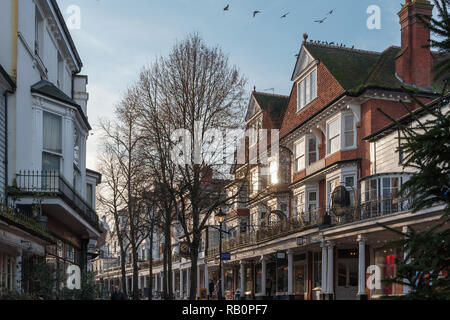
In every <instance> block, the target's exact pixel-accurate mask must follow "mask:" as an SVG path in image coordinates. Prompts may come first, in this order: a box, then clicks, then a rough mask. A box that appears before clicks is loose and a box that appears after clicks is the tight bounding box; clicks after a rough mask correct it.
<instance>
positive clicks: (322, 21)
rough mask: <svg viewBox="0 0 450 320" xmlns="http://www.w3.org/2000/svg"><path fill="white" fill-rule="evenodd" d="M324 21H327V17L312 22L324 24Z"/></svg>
mask: <svg viewBox="0 0 450 320" xmlns="http://www.w3.org/2000/svg"><path fill="white" fill-rule="evenodd" d="M325 20H327V17H325V18H323V19H322V20H315V21H314V22H318V23H324V22H325Z"/></svg>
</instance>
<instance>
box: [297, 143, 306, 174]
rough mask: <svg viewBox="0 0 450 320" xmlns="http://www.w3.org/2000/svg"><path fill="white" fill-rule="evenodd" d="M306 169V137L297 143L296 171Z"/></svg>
mask: <svg viewBox="0 0 450 320" xmlns="http://www.w3.org/2000/svg"><path fill="white" fill-rule="evenodd" d="M303 169H305V139H304V138H302V139H301V140H300V141H298V142H296V143H295V172H298V171H301V170H303Z"/></svg>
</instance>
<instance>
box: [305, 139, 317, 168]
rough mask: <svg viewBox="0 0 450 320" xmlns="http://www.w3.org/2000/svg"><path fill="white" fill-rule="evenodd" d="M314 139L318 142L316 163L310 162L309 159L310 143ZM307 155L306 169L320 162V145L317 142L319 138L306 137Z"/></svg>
mask: <svg viewBox="0 0 450 320" xmlns="http://www.w3.org/2000/svg"><path fill="white" fill-rule="evenodd" d="M312 139H314V141H315V142H316V148H315V153H316V159H315V160H314V162H310V158H309V143H310V141H311V140H312ZM305 154H306V163H305V165H306V167H308V166H310V165H312V164H313V163H315V162H317V161H319V143H318V141H317V137H316V136H314V135H309V136H306V150H305Z"/></svg>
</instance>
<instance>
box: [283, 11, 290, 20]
mask: <svg viewBox="0 0 450 320" xmlns="http://www.w3.org/2000/svg"><path fill="white" fill-rule="evenodd" d="M288 14H289V12H288V13H285V14H283V15H282V16H281V19H284V18H287V15H288Z"/></svg>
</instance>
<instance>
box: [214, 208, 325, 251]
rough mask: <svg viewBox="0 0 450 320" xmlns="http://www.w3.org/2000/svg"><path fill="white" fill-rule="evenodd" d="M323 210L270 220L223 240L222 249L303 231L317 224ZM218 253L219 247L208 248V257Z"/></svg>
mask: <svg viewBox="0 0 450 320" xmlns="http://www.w3.org/2000/svg"><path fill="white" fill-rule="evenodd" d="M322 211H323V210H321V209H314V210H311V211H308V212H302V213H300V214H298V215H297V216H295V217H293V218H290V219H286V220H281V221H276V222H270V223H269V224H268V225H262V226H259V227H258V228H256V229H255V230H252V231H249V232H245V233H240V234H239V235H237V236H236V237H233V238H230V239H228V240H225V241H222V251H223V252H225V251H231V250H234V249H237V248H240V247H246V246H249V245H254V244H258V243H261V242H264V241H269V240H272V239H276V238H279V237H283V236H286V235H289V234H291V233H295V232H298V231H301V230H303V229H305V228H307V227H311V226H317V225H318V224H319V220H320V216H321V215H323V214H324V212H322ZM218 254H219V248H217V247H213V248H210V249H208V257H214V256H217V255H218Z"/></svg>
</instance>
